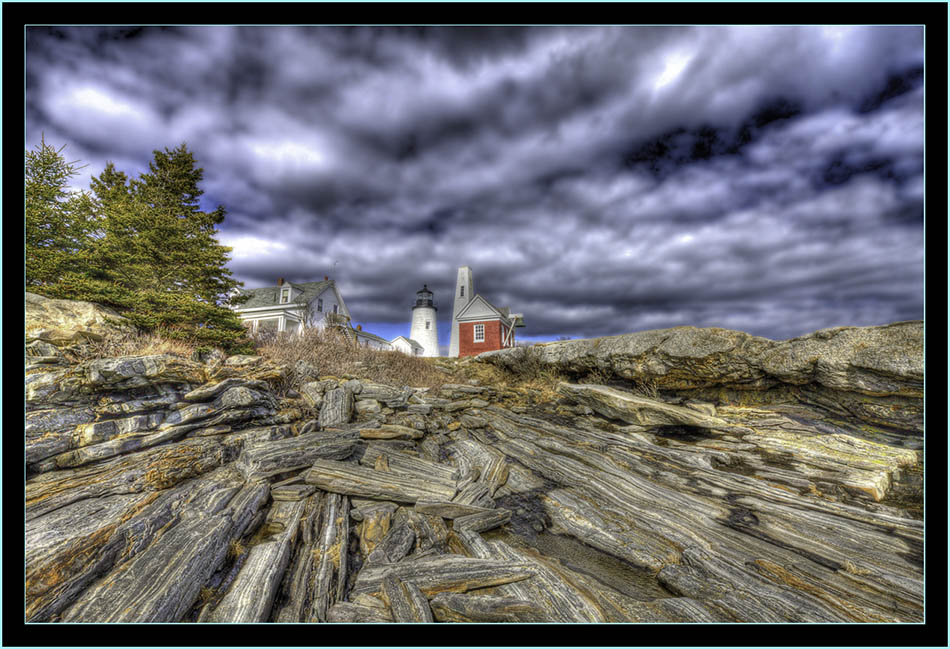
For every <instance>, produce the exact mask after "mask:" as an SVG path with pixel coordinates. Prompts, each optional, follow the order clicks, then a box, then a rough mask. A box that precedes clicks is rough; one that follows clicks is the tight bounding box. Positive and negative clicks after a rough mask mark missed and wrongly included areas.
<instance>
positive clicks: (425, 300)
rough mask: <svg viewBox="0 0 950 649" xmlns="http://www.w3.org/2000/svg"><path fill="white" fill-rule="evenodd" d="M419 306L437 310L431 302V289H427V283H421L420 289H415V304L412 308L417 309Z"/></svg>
mask: <svg viewBox="0 0 950 649" xmlns="http://www.w3.org/2000/svg"><path fill="white" fill-rule="evenodd" d="M420 307H429V308H430V309H434V310H436V311H438V309H436V308H435V305H434V304H433V303H432V291H430V290H429V286H428V284H423V285H422V290H421V291H416V305H415V306H414V307H412V308H413V309H418V308H420Z"/></svg>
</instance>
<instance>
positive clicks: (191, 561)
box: [62, 482, 268, 622]
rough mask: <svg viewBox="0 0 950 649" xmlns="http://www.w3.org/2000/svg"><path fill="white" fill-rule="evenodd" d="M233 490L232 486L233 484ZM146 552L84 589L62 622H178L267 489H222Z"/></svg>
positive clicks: (266, 492) (260, 486)
mask: <svg viewBox="0 0 950 649" xmlns="http://www.w3.org/2000/svg"><path fill="white" fill-rule="evenodd" d="M230 484H234V483H230ZM237 484H238V485H239V484H240V483H237ZM221 488H222V490H223V491H222V493H220V495H218V494H215V497H212V498H210V499H207V500H204V501H203V502H196V503H195V505H196V506H195V507H194V508H193V509H191V510H189V511H188V512H186V513H185V515H184V516H183V517H182V518H181V519H180V520H179V521H178V522H177V524H175V525H174V526H172V527H171V528H170V529H168V530H167V531H165V532H164V533H162V534H161V536H160V537H159V538H158V539H157V540H156V541H154V542H153V543H152V544H151V545H149V546H148V547H147V548H145V549H144V550H142V551H141V552H139V553H138V554H137V555H136V556H135V557H133V558H132V559H131V560H129V561H127V562H125V563H123V564H122V565H121V566H119V568H118V569H116V570H113V571H112V572H110V573H109V574H108V575H107V576H106V577H105V578H103V579H101V580H99V581H98V582H96V583H95V584H94V585H93V586H91V587H90V588H88V589H86V590H85V591H84V592H83V594H82V595H81V596H80V597H79V598H77V600H76V602H75V603H74V604H73V605H72V606H70V607H69V608H68V609H67V610H66V611H65V612H64V613H63V616H62V621H64V622H93V621H94V622H133V621H134V622H174V621H178V620H180V619H181V618H182V616H183V615H184V614H185V612H186V611H187V610H188V609H189V608H190V607H191V605H192V603H193V602H194V601H195V599H196V598H197V596H198V591H199V589H200V588H201V584H202V583H204V582H205V581H206V580H207V579H208V578H209V577H210V576H211V574H212V573H213V572H214V571H215V570H216V569H217V567H218V566H219V565H220V564H221V563H222V562H223V561H224V557H225V553H226V552H227V548H228V543H229V541H230V540H231V539H235V538H239V537H240V536H241V535H242V534H243V533H244V530H245V529H246V528H247V525H248V524H249V523H250V520H251V518H252V516H253V514H254V513H256V512H257V511H258V510H259V509H260V508H261V506H263V504H264V503H265V501H266V499H267V494H268V490H267V487H266V486H264V485H251V486H247V487H244V488H241V487H239V486H237V485H235V486H229V483H227V482H224V483H222V484H221Z"/></svg>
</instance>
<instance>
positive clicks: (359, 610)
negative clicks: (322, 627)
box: [327, 602, 393, 624]
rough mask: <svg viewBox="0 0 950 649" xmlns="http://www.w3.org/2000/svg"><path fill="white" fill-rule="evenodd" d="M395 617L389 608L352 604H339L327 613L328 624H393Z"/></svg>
mask: <svg viewBox="0 0 950 649" xmlns="http://www.w3.org/2000/svg"><path fill="white" fill-rule="evenodd" d="M392 621H393V616H392V613H390V611H389V609H388V608H377V607H375V606H363V605H360V604H353V603H351V602H337V603H336V604H334V605H333V607H332V608H331V609H330V611H329V613H327V622H350V623H366V624H370V623H380V622H392Z"/></svg>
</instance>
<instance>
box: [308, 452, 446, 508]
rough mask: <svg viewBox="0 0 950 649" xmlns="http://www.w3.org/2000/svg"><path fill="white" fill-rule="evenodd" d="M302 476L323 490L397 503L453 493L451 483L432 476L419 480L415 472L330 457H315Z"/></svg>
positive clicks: (444, 497)
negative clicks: (315, 459)
mask: <svg viewBox="0 0 950 649" xmlns="http://www.w3.org/2000/svg"><path fill="white" fill-rule="evenodd" d="M304 479H305V480H306V482H307V483H308V484H312V485H316V486H317V487H319V488H320V489H323V490H324V491H329V492H332V493H339V494H346V495H348V496H359V497H362V498H378V499H380V500H392V501H394V502H398V503H414V502H416V501H417V500H440V499H441V500H450V499H451V498H452V496H454V495H455V485H454V483H449V482H447V481H444V480H440V479H438V478H437V477H435V476H432V477H430V478H429V479H428V480H425V481H421V480H420V479H419V477H418V476H416V475H409V474H402V473H396V472H395V471H388V472H383V471H375V470H373V469H367V468H365V467H362V466H359V465H358V464H350V463H347V462H335V461H333V460H317V461H316V462H314V464H313V467H312V468H311V469H310V471H308V472H307V474H306V476H305V478H304Z"/></svg>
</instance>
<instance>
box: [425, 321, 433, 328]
mask: <svg viewBox="0 0 950 649" xmlns="http://www.w3.org/2000/svg"><path fill="white" fill-rule="evenodd" d="M431 324H432V323H431V322H429V321H428V320H426V329H428V328H429V325H431Z"/></svg>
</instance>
